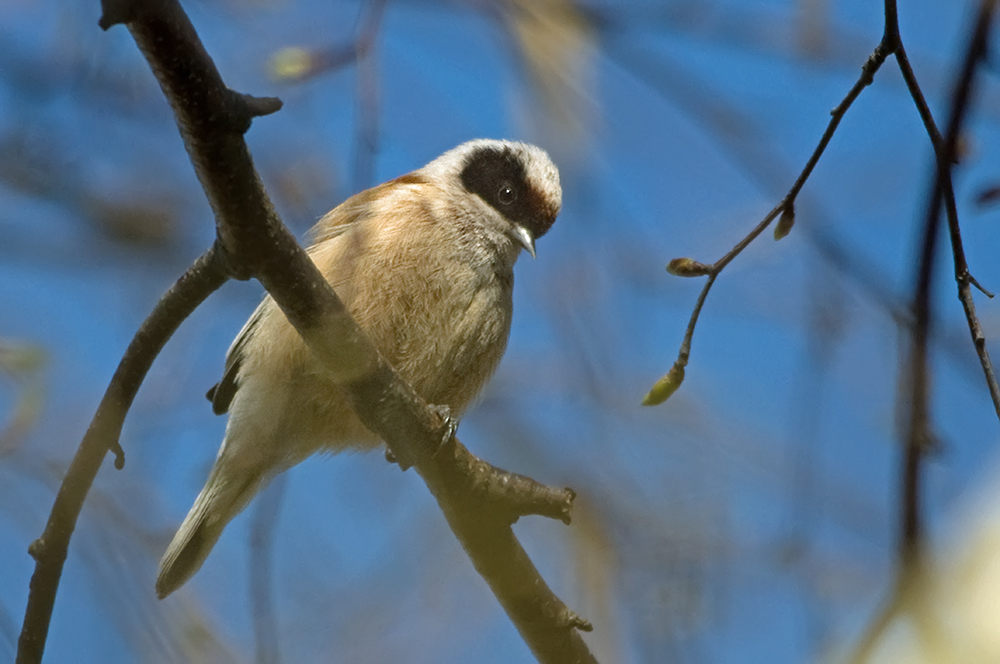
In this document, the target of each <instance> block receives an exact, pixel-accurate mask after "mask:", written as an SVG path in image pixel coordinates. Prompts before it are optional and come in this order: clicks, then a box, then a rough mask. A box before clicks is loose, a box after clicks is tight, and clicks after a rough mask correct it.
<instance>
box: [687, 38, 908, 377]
mask: <svg viewBox="0 0 1000 664" xmlns="http://www.w3.org/2000/svg"><path fill="white" fill-rule="evenodd" d="M890 54H891V50H890V49H889V48H888V44H887V42H886V41H885V39H883V41H882V42H881V43H879V45H878V46H877V47H876V48H875V50H874V51H873V52H872V54H871V55H870V56H869V57H868V60H867V61H866V62H865V64H864V66H863V67H862V68H861V76H860V77H859V78H858V80H857V82H856V83H855V84H854V85H853V86H852V87H851V89H850V91H849V92H848V93H847V95H846V96H845V97H844V98H843V99H842V100H841V102H840V103H839V104H837V106H836V107H835V108H834V109H833V110H832V111H831V112H830V121H829V123H827V126H826V130H825V131H824V132H823V135H822V136H821V137H820V140H819V143H817V145H816V147H815V149H813V152H812V154H811V155H810V156H809V160H808V161H807V162H806V164H805V166H803V168H802V171H801V172H800V173H799V176H798V177H797V178H796V179H795V182H794V184H792V187H791V189H789V190H788V193H787V194H785V197H784V198H783V199H782V200H781V202H780V203H778V205H776V206H775V207H774V209H772V210H771V211H770V212H768V213H767V215H765V216H764V218H763V219H762V220H761V221H760V223H758V224H757V226H755V227H754V229H753V230H752V231H750V232H749V233H748V234H747V235H746V236H745V237H744V238H743V239H742V240H740V241H739V242H737V243H736V246H734V247H733V248H732V249H730V250H729V251H728V252H726V254H725V255H724V256H722V257H721V258H719V259H718V260H717V261H716V262H714V263H712V264H711V265H709V266H707V268H708V269H707V275H708V280H707V281H706V282H705V285H704V286H702V289H701V294H699V296H698V302H697V304H695V307H694V310H693V311H692V312H691V317H690V319H689V320H688V326H687V330H686V332H685V333H684V340H683V341H682V342H681V348H680V352H679V353H678V356H677V361H676V362H675V366H679V367H680V368H681V369H683V368H684V367H686V366H687V362H688V358H689V356H690V353H691V340H692V337H693V336H694V329H695V325H697V323H698V317H699V316H700V314H701V309H702V307H703V305H704V304H705V299H706V298H707V297H708V292H709V291H710V290H711V289H712V285H713V284H714V283H715V279H716V278H717V277H718V276H719V274H720V273H721V272H722V270H723V269H725V267H726V266H727V265H728V264H729V263H730V262H731V261H732V260H733V259H734V258H736V257H737V256H739V255H740V253H742V252H743V250H744V249H746V248H747V247H748V246H749V245H750V243H751V242H753V241H754V240H755V239H757V237H759V236H760V234H761V233H763V232H764V231H765V230H766V229H767V227H768V226H769V225H770V224H771V222H772V221H774V219H775V218H776V217H777V216H778V215H780V214H782V213H783V212H785V211H786V210H789V211H791V210H794V206H795V199H796V197H797V196H798V195H799V192H800V191H801V190H802V187H803V186H805V183H806V181H807V180H808V179H809V176H810V175H812V172H813V170H814V169H815V168H816V164H818V163H819V160H820V158H821V157H822V156H823V153H824V151H825V150H826V148H827V146H828V145H829V144H830V140H831V139H832V138H833V135H834V134H835V133H836V131H837V127H839V126H840V122H841V120H843V119H844V116H845V115H846V114H847V111H848V109H850V108H851V105H852V104H853V103H854V101H855V100H856V99H857V98H858V96H859V95H860V94H861V92H862V91H863V90H864V89H865V88H866V87H868V86H869V85H871V83H872V80H873V79H874V76H875V72H877V71H878V70H879V67H881V66H882V64H883V63H884V62H885V59H886V58H887V57H888V56H889V55H890Z"/></svg>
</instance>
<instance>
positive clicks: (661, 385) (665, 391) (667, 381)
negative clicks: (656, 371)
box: [642, 362, 684, 406]
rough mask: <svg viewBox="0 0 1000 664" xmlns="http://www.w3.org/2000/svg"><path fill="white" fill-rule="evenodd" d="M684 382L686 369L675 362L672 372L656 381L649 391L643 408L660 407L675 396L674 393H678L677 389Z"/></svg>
mask: <svg viewBox="0 0 1000 664" xmlns="http://www.w3.org/2000/svg"><path fill="white" fill-rule="evenodd" d="M683 382H684V367H683V366H682V365H681V364H679V363H677V362H674V366H672V367H670V371H668V372H667V374H666V375H665V376H664V377H663V378H661V379H660V380H658V381H656V384H655V385H653V387H652V389H650V390H649V394H647V395H646V396H645V397H644V398H643V400H642V405H643V406H659V405H660V404H661V403H663V402H664V401H666V400H667V399H669V398H670V397H671V396H673V393H674V392H676V391H677V388H678V387H680V386H681V383H683Z"/></svg>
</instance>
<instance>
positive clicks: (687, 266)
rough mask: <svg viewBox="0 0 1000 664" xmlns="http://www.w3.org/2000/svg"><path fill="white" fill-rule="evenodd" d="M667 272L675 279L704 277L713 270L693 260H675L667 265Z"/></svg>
mask: <svg viewBox="0 0 1000 664" xmlns="http://www.w3.org/2000/svg"><path fill="white" fill-rule="evenodd" d="M667 272H669V273H670V274H672V275H674V276H675V277H704V276H705V275H706V274H708V273H709V272H711V268H710V267H709V266H707V265H705V264H704V263H699V262H698V261H696V260H694V259H691V258H675V259H673V260H672V261H670V262H669V263H667Z"/></svg>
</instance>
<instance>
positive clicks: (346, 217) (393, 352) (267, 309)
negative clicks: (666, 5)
mask: <svg viewBox="0 0 1000 664" xmlns="http://www.w3.org/2000/svg"><path fill="white" fill-rule="evenodd" d="M561 205H562V189H561V188H560V185H559V171H558V170H557V169H556V167H555V165H554V164H553V163H552V160H551V159H549V156H548V155H547V154H546V153H545V151H543V150H542V149H540V148H538V147H535V146H533V145H529V144H526V143H515V142H510V141H500V140H487V139H480V140H475V141H469V142H468V143H463V144H462V145H459V146H458V147H456V148H454V149H452V150H449V151H448V152H446V153H444V154H443V155H441V156H440V157H438V158H437V159H435V160H434V161H432V162H430V163H429V164H427V165H426V166H424V167H423V168H421V169H419V170H416V171H413V172H412V173H409V174H407V175H403V176H401V177H398V178H396V179H395V180H390V181H389V182H386V183H385V184H381V185H379V186H377V187H374V188H372V189H369V190H367V191H363V192H361V193H359V194H356V195H354V196H352V197H351V198H349V199H348V200H346V201H344V202H343V203H341V204H340V205H339V206H337V207H336V208H334V209H333V210H332V211H331V212H329V213H328V214H327V215H326V216H324V217H323V218H322V219H320V221H319V222H318V223H317V224H316V225H315V226H314V227H313V229H312V230H311V231H310V239H311V242H312V244H311V246H310V247H309V249H308V253H309V256H310V257H311V258H312V260H313V262H315V264H316V266H317V267H318V268H319V270H320V271H321V272H322V273H323V276H324V277H325V278H326V279H327V281H329V282H330V285H331V286H332V287H333V289H334V290H335V291H336V293H337V295H338V296H339V297H340V299H341V300H343V302H344V304H345V305H346V307H347V310H348V311H349V312H350V314H351V316H353V318H354V320H355V321H357V323H358V325H359V326H360V327H361V329H362V330H363V331H364V332H365V334H367V335H368V338H369V339H370V340H371V341H372V343H373V344H374V345H375V346H376V347H377V348H378V349H379V351H380V352H381V353H382V356H383V357H385V359H386V360H388V361H389V363H390V364H391V365H392V366H393V367H394V368H395V369H396V371H397V372H398V373H399V375H400V376H402V378H404V379H405V380H406V381H407V382H408V383H409V384H410V385H411V386H412V387H413V388H414V389H415V390H416V392H417V394H419V395H420V396H421V397H422V398H423V399H424V400H425V401H427V402H428V403H430V404H435V405H443V406H447V407H448V408H449V409H450V411H451V413H452V415H453V416H454V417H456V418H457V417H459V416H460V415H461V414H462V412H463V411H464V410H465V408H466V407H467V406H468V405H469V403H470V401H472V399H473V398H474V397H475V396H476V395H477V394H478V393H479V391H480V390H481V389H482V387H483V385H484V384H485V383H486V381H487V380H488V379H489V378H490V376H491V375H492V374H493V372H494V370H495V369H496V367H497V365H498V364H499V362H500V358H501V357H502V356H503V353H504V350H505V349H506V347H507V337H508V335H509V333H510V321H511V311H512V301H511V294H512V289H513V285H514V272H513V268H514V262H515V261H516V260H517V257H518V255H519V254H520V252H521V249H526V250H527V251H528V253H530V254H531V255H532V257H534V255H535V240H537V239H538V238H539V237H541V236H542V235H544V234H545V233H546V232H547V231H548V230H549V228H550V227H551V226H552V224H553V223H554V222H555V219H556V216H557V215H558V213H559V210H560V207H561ZM207 396H208V398H209V399H210V400H211V402H212V409H213V410H214V411H215V413H216V414H220V415H221V414H222V413H225V412H228V413H229V421H228V422H227V424H226V435H225V438H224V440H223V441H222V446H221V447H220V448H219V454H218V457H217V458H216V460H215V465H214V466H213V467H212V470H211V472H210V474H209V476H208V481H207V482H206V483H205V487H204V488H203V489H202V490H201V493H200V494H198V498H197V499H196V500H195V502H194V506H193V507H192V508H191V511H190V512H189V513H188V515H187V517H186V518H185V519H184V522H183V523H182V524H181V527H180V529H179V530H178V531H177V534H176V535H175V536H174V539H173V541H172V542H171V543H170V546H169V547H168V548H167V551H166V553H165V554H164V555H163V559H162V560H161V561H160V573H159V577H158V578H157V580H156V593H157V595H158V596H159V597H160V599H163V598H164V597H166V596H167V595H169V594H170V593H172V592H174V591H175V590H177V589H178V588H179V587H180V586H181V585H183V584H184V583H185V582H186V581H187V580H188V579H190V578H191V576H192V575H194V573H195V572H197V571H198V569H199V568H200V567H201V565H202V563H204V562H205V558H206V557H207V556H208V554H209V552H210V551H211V550H212V547H213V546H215V543H216V542H217V541H218V539H219V536H220V535H221V534H222V530H223V529H224V528H225V527H226V524H228V523H229V522H230V521H231V520H232V519H233V517H235V516H236V515H237V514H239V513H240V512H241V511H242V510H243V509H244V508H245V507H246V506H247V504H248V503H249V502H250V500H251V499H252V498H253V496H254V495H255V494H256V493H257V492H258V491H260V490H261V489H262V488H263V487H264V486H265V485H266V484H267V483H268V482H269V481H270V480H271V479H272V478H274V476H275V475H277V474H278V473H281V472H283V471H285V470H287V469H288V468H291V467H292V466H294V465H295V464H297V463H299V462H301V461H303V460H304V459H305V458H306V457H308V456H310V455H312V454H313V453H315V452H320V451H323V452H339V451H341V450H346V449H372V448H375V447H377V446H378V444H379V439H378V438H377V437H376V436H375V435H374V434H373V433H371V432H370V431H369V430H368V429H367V428H366V427H365V426H364V425H363V424H361V422H360V420H358V418H357V416H356V415H355V414H354V410H353V409H352V408H351V405H350V402H349V401H348V398H347V395H346V394H345V393H344V391H343V390H342V389H341V388H340V387H338V386H337V385H336V384H335V383H334V382H333V381H332V380H331V379H330V378H328V377H327V376H326V375H325V374H324V370H323V368H322V367H321V366H320V365H319V363H318V362H317V360H316V359H315V358H314V357H313V355H312V353H311V352H310V350H309V349H308V347H307V346H306V345H305V343H304V342H303V341H302V339H301V338H300V337H299V335H298V333H297V332H296V331H295V329H294V328H293V327H292V326H291V324H290V323H289V322H288V321H287V319H286V318H285V316H284V314H283V313H282V312H281V310H280V309H279V308H278V306H277V305H276V304H275V302H274V300H272V299H271V297H270V296H268V297H265V298H264V301H263V302H262V303H261V304H260V306H259V307H257V310H256V311H255V312H254V313H253V315H252V316H251V317H250V320H248V321H247V323H246V325H244V326H243V329H242V330H241V331H240V333H239V335H237V337H236V340H235V341H234V342H233V344H232V346H230V348H229V352H228V354H227V355H226V364H225V371H224V373H223V376H222V380H220V381H219V383H218V384H217V385H215V387H213V388H212V389H211V390H209V392H208V395H207Z"/></svg>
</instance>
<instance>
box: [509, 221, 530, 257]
mask: <svg viewBox="0 0 1000 664" xmlns="http://www.w3.org/2000/svg"><path fill="white" fill-rule="evenodd" d="M511 235H512V236H513V237H514V239H515V240H517V242H518V244H520V245H521V246H522V247H524V248H525V249H527V250H528V253H529V254H531V257H532V258H534V257H535V238H533V237H531V232H530V231H529V230H528V229H527V228H525V227H524V226H521V225H520V224H514V226H513V229H512V232H511Z"/></svg>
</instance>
